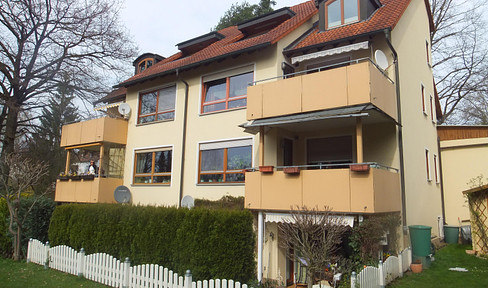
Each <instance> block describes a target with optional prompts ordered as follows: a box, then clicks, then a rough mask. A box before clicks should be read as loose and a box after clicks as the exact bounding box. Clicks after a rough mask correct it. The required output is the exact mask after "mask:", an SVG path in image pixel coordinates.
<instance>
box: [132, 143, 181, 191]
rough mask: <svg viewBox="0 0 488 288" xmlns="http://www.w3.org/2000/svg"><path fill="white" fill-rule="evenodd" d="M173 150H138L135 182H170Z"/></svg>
mask: <svg viewBox="0 0 488 288" xmlns="http://www.w3.org/2000/svg"><path fill="white" fill-rule="evenodd" d="M172 154H173V153H172V150H171V149H161V150H154V151H147V150H146V151H142V152H136V155H135V164H134V165H135V169H134V171H135V172H134V184H170V183H171V163H172Z"/></svg>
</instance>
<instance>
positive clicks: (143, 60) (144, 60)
mask: <svg viewBox="0 0 488 288" xmlns="http://www.w3.org/2000/svg"><path fill="white" fill-rule="evenodd" d="M163 59H164V57H163V56H160V55H158V54H153V53H144V54H142V55H140V56H139V57H137V58H136V60H134V62H132V65H133V66H134V67H135V72H134V75H135V74H139V73H141V72H142V71H144V70H146V69H147V68H149V67H151V66H152V65H154V64H156V63H158V62H159V61H161V60H163Z"/></svg>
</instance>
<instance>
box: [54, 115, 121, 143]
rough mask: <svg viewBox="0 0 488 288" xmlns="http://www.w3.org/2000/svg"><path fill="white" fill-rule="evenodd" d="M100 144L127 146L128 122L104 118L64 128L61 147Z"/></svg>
mask: <svg viewBox="0 0 488 288" xmlns="http://www.w3.org/2000/svg"><path fill="white" fill-rule="evenodd" d="M100 142H110V143H117V144H124V145H125V144H127V120H124V119H117V118H109V117H104V118H98V119H93V120H88V121H83V122H78V123H73V124H68V125H64V126H63V130H62V133H61V145H60V146H61V147H69V146H76V145H84V144H89V143H100Z"/></svg>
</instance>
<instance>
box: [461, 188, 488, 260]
mask: <svg viewBox="0 0 488 288" xmlns="http://www.w3.org/2000/svg"><path fill="white" fill-rule="evenodd" d="M463 194H464V195H466V197H467V198H468V206H469V214H470V221H471V234H472V235H471V236H472V239H473V250H475V251H476V253H479V254H484V255H488V185H483V186H480V187H476V188H473V189H469V190H466V191H463Z"/></svg>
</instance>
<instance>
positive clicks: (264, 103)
mask: <svg viewBox="0 0 488 288" xmlns="http://www.w3.org/2000/svg"><path fill="white" fill-rule="evenodd" d="M247 103H248V105H247V118H248V120H255V119H261V118H268V117H276V116H285V115H291V114H297V113H305V112H312V111H318V110H326V109H334V108H341V107H347V106H356V105H360V104H373V105H375V106H376V107H378V108H379V109H381V110H382V111H384V112H385V113H386V114H388V115H390V116H391V117H392V118H393V119H397V110H396V109H397V107H396V92H395V85H394V83H392V82H391V81H390V80H389V79H388V78H387V77H386V76H385V75H383V74H382V73H381V72H380V71H379V70H378V69H377V68H376V67H375V66H374V65H373V64H372V63H371V62H369V61H366V62H361V63H357V64H352V65H349V66H344V67H339V68H335V69H330V70H325V71H322V72H317V73H312V74H306V75H301V76H295V77H293V78H288V79H283V80H278V81H274V82H266V83H263V84H257V85H255V86H253V87H249V88H248V93H247Z"/></svg>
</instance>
